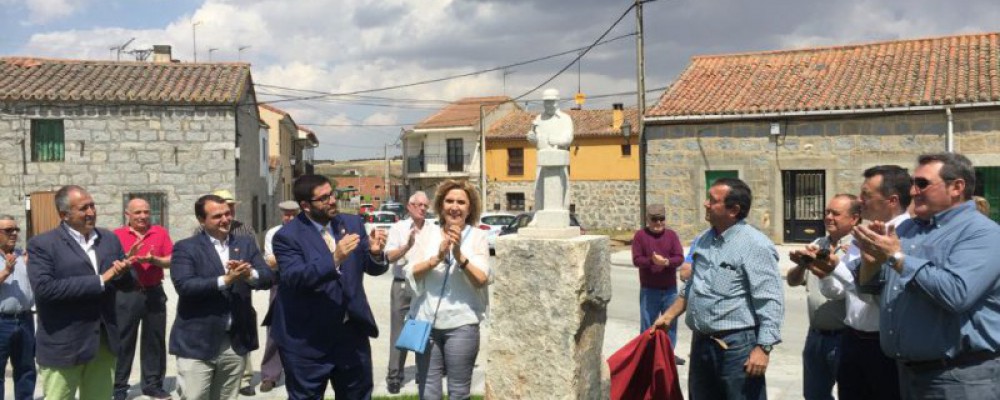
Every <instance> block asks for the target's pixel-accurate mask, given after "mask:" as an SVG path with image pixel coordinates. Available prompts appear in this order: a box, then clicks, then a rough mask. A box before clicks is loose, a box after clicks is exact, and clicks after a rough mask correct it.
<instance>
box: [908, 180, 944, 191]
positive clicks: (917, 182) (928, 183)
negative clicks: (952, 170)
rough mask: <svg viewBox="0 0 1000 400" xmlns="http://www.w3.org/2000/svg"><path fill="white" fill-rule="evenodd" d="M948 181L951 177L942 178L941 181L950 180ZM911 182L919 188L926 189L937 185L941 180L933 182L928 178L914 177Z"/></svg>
mask: <svg viewBox="0 0 1000 400" xmlns="http://www.w3.org/2000/svg"><path fill="white" fill-rule="evenodd" d="M948 181H949V179H945V180H942V181H941V182H948ZM910 183H911V184H912V185H913V186H916V187H917V189H920V190H924V189H927V187H928V186H931V185H937V184H938V183H940V182H933V183H932V182H931V181H930V180H928V179H927V178H913V179H911V180H910Z"/></svg>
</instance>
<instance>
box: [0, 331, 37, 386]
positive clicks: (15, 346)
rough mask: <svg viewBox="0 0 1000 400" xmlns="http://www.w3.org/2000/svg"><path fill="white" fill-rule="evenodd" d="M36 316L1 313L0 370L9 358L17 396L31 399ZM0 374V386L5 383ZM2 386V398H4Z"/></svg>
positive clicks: (2, 375) (4, 367)
mask: <svg viewBox="0 0 1000 400" xmlns="http://www.w3.org/2000/svg"><path fill="white" fill-rule="evenodd" d="M34 318H35V317H34V316H33V315H31V314H25V315H24V316H22V317H20V318H14V317H8V316H0V371H3V370H5V369H7V360H8V359H10V366H11V369H13V370H14V371H13V372H14V373H13V375H12V377H13V378H14V398H15V399H31V398H33V397H34V393H35V378H36V376H37V373H36V371H35V319H34ZM4 375H5V374H0V387H3V384H4ZM3 398H4V394H3V389H0V400H3Z"/></svg>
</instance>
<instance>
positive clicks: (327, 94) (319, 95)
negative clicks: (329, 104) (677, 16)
mask: <svg viewBox="0 0 1000 400" xmlns="http://www.w3.org/2000/svg"><path fill="white" fill-rule="evenodd" d="M631 9H632V8H631V7H629V10H631ZM626 13H627V12H626ZM622 17H624V15H623V16H622ZM620 21H621V18H619V19H618V21H616V22H615V24H614V25H612V26H611V27H612V28H614V26H615V25H617V24H618V22H620ZM609 32H610V29H609V30H608V31H607V32H605V33H604V34H603V35H601V37H600V38H599V39H598V41H597V42H595V43H593V44H591V45H590V46H586V47H580V48H576V49H572V50H567V51H563V52H560V53H556V54H551V55H547V56H544V57H539V58H535V59H531V60H527V61H521V62H517V63H513V64H508V65H503V66H499V67H493V68H489V69H484V70H479V71H473V72H468V73H464V74H458V75H452V76H446V77H442V78H435V79H428V80H424V81H418V82H411V83H405V84H399V85H392V86H386V87H381V88H374V89H364V90H356V91H352V92H343V93H330V92H321V91H315V90H309V89H295V88H289V87H282V86H277V85H264V84H257V86H265V87H271V88H280V89H284V90H294V91H301V92H305V93H316V95H314V96H302V97H298V98H288V99H279V100H274V101H264V102H258V104H274V103H282V102H287V101H306V100H316V99H322V98H327V97H340V96H351V95H358V94H363V93H375V92H384V91H388V90H395V89H403V88H408V87H413V86H420V85H426V84H430V83H438V82H444V81H448V80H452V79H459V78H466V77H470V76H475V75H480V74H484V73H488V72H495V71H500V70H503V69H506V68H511V67H519V66H522V65H527V64H531V63H535V62H539V61H544V60H548V59H551V58H555V57H559V56H564V55H567V54H572V53H576V52H580V51H581V50H583V53H581V54H579V55H578V56H577V57H576V58H574V59H573V62H576V60H578V59H580V57H582V56H583V54H586V53H587V52H588V51H590V49H592V48H594V47H596V46H598V45H604V44H607V43H611V42H614V41H617V40H621V39H624V38H627V37H632V36H635V32H630V33H627V34H624V35H620V36H617V37H614V38H611V39H608V40H605V41H601V39H603V38H604V37H605V36H607V34H608V33H609ZM563 70H565V68H564V69H563ZM560 73H562V71H560ZM557 76H558V75H557ZM554 78H555V77H553V78H550V79H549V81H551V80H552V79H554ZM549 81H546V82H545V83H548V82H549ZM545 83H543V85H544V84H545ZM532 91H534V90H532ZM529 93H530V92H529ZM522 96H523V95H522Z"/></svg>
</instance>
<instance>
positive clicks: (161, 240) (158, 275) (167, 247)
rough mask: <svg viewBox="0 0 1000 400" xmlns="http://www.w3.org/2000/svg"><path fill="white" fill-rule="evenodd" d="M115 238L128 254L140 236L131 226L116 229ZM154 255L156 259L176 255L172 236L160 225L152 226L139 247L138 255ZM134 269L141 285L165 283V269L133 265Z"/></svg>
mask: <svg viewBox="0 0 1000 400" xmlns="http://www.w3.org/2000/svg"><path fill="white" fill-rule="evenodd" d="M115 236H118V240H119V241H121V243H122V249H123V250H124V251H125V252H128V251H129V249H131V248H132V245H134V244H135V242H136V241H137V240H139V235H138V234H137V233H136V232H135V231H134V230H132V228H130V227H129V226H127V225H126V226H123V227H121V228H118V229H115ZM149 253H152V254H153V255H154V256H156V257H169V256H170V255H171V254H173V253H174V242H173V241H171V240H170V234H169V233H167V230H166V229H164V228H163V227H162V226H159V225H152V226H150V227H149V231H147V232H146V235H145V239H144V240H143V241H142V244H141V245H139V250H138V251H137V252H136V253H135V254H136V255H146V254H149ZM132 269H133V270H135V272H136V274H137V275H138V277H139V285H142V287H151V286H156V285H159V284H160V282H162V281H163V268H160V267H158V266H155V265H153V264H151V263H140V262H134V263H132Z"/></svg>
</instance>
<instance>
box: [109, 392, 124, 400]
mask: <svg viewBox="0 0 1000 400" xmlns="http://www.w3.org/2000/svg"><path fill="white" fill-rule="evenodd" d="M111 398H112V399H113V400H126V399H128V389H125V390H116V391H115V394H114V396H112V397H111Z"/></svg>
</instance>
